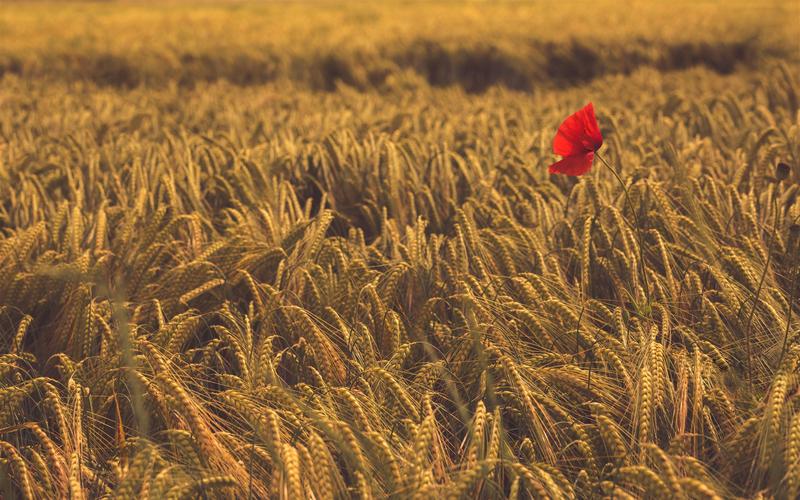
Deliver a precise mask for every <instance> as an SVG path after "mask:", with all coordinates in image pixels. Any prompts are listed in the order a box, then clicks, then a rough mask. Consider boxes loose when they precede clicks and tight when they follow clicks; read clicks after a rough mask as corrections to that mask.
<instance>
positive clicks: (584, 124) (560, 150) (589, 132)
mask: <svg viewBox="0 0 800 500" xmlns="http://www.w3.org/2000/svg"><path fill="white" fill-rule="evenodd" d="M602 145H603V136H602V134H600V127H598V125H597V118H595V116H594V106H593V105H592V103H589V104H587V105H586V106H584V107H583V109H581V110H579V111H577V112H575V113H574V114H572V115H570V116H569V117H568V118H567V119H566V120H564V123H562V124H561V126H560V127H558V132H556V137H555V139H553V152H554V153H555V154H557V155H561V156H563V157H564V158H563V159H562V160H561V161H558V162H556V163H553V164H552V165H550V168H549V169H548V171H549V172H550V173H551V174H565V175H583V174H585V173H586V172H588V171H589V169H590V168H592V162H593V161H594V152H595V151H597V150H598V149H600V146H602Z"/></svg>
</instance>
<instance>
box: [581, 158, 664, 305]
mask: <svg viewBox="0 0 800 500" xmlns="http://www.w3.org/2000/svg"><path fill="white" fill-rule="evenodd" d="M594 155H595V156H596V157H598V158H599V159H600V161H601V162H603V165H605V166H606V168H607V169H608V170H610V171H611V173H612V174H614V178H616V179H617V182H619V185H620V186H622V191H623V192H624V193H625V203H626V204H627V205H628V209H629V210H630V211H631V213H632V214H633V223H634V224H635V225H636V236H637V238H638V239H639V269H640V271H641V273H642V282H643V283H644V294H645V297H646V298H647V310H648V314H649V312H650V283H649V282H648V279H647V267H646V265H645V260H644V238H643V237H642V225H641V224H639V216H638V215H637V213H636V210H634V209H633V205H632V204H631V198H630V196H629V195H628V186H626V185H625V182H623V181H622V178H621V177H620V176H619V174H618V173H617V171H616V170H614V168H613V167H612V166H611V165H610V164H609V163H608V162H607V161H606V159H605V158H603V157H602V156H600V154H599V153H597V152H596V151H595V153H594Z"/></svg>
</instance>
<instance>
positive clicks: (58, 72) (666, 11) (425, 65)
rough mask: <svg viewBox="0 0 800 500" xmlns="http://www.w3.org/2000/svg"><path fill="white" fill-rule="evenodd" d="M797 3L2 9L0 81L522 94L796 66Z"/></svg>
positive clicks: (289, 4) (174, 4)
mask: <svg viewBox="0 0 800 500" xmlns="http://www.w3.org/2000/svg"><path fill="white" fill-rule="evenodd" d="M798 18H800V7H799V6H798V3H797V2H791V1H788V2H747V1H732V2H689V1H678V2H664V3H656V2H641V1H638V2H637V1H628V2H616V1H608V0H601V1H598V2H589V1H578V2H555V1H547V0H546V1H537V2H497V3H495V2H466V3H461V2H396V1H389V2H378V3H368V2H353V3H347V2H345V3H342V2H327V1H320V2H264V3H240V2H228V3H224V2H223V3H212V2H200V3H199V4H196V3H194V2H192V3H189V2H167V3H163V4H162V3H159V2H143V3H139V2H132V3H121V4H120V3H105V2H97V3H77V4H73V3H39V2H33V3H24V2H23V3H16V2H6V3H4V4H3V5H2V6H0V28H2V29H0V73H3V72H5V73H10V74H20V75H23V76H26V77H31V78H46V79H56V80H66V81H74V80H88V81H92V82H95V83H98V84H103V85H114V86H136V85H138V84H142V83H144V84H151V83H152V84H163V83H166V82H170V81H176V82H178V83H180V84H183V85H190V84H194V83H198V82H205V81H216V80H220V79H224V80H228V81H230V82H232V83H236V84H242V85H252V84H262V83H267V82H272V81H279V80H289V81H291V82H293V83H296V84H299V85H302V86H307V87H311V88H315V89H331V88H333V86H334V85H335V84H336V82H337V81H341V82H343V83H346V84H348V85H352V86H355V87H358V88H362V89H363V88H376V87H377V88H379V87H381V86H382V85H383V84H385V83H386V81H387V79H389V80H390V79H391V77H393V76H396V75H398V74H401V73H403V72H404V71H413V72H414V73H416V74H418V75H420V76H421V77H422V78H423V79H425V80H426V81H428V82H429V83H431V84H432V85H437V86H442V85H444V86H446V85H461V86H463V87H464V88H466V89H467V90H470V91H480V90H484V89H485V88H487V87H488V86H490V85H493V84H503V85H506V86H508V87H511V88H515V89H521V90H527V89H530V88H532V87H535V86H539V85H549V84H553V83H555V84H559V85H575V84H577V83H582V82H585V81H588V80H591V79H592V78H595V77H598V76H602V75H606V74H614V73H626V72H630V71H632V70H634V69H636V68H638V67H641V66H652V67H655V68H657V69H661V70H674V69H685V68H688V67H691V66H695V65H704V66H708V67H709V68H711V69H713V70H715V71H718V72H723V73H729V72H731V71H733V70H734V68H735V67H736V66H737V65H739V64H743V65H751V66H752V65H757V64H759V63H760V62H763V61H764V60H765V59H769V58H775V57H779V58H787V57H790V58H792V59H793V60H797V58H798V57H799V51H800V47H798V39H800V27H798V22H797V20H798Z"/></svg>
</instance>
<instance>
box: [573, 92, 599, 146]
mask: <svg viewBox="0 0 800 500" xmlns="http://www.w3.org/2000/svg"><path fill="white" fill-rule="evenodd" d="M579 112H583V119H584V134H585V135H586V136H587V137H588V139H589V142H590V143H591V145H592V149H593V150H597V149H598V148H600V146H602V145H603V134H601V133H600V126H599V125H598V124H597V117H596V116H595V114H594V105H593V104H592V103H591V102H590V103H589V104H587V105H586V106H584V108H583V109H582V110H581V111H579Z"/></svg>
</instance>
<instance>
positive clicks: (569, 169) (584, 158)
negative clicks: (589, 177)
mask: <svg viewBox="0 0 800 500" xmlns="http://www.w3.org/2000/svg"><path fill="white" fill-rule="evenodd" d="M593 161H594V151H589V152H588V153H583V154H578V155H574V156H567V157H566V158H564V159H563V160H561V161H557V162H555V163H553V164H552V165H550V168H548V169H547V170H548V172H550V173H551V174H564V175H573V176H574V175H583V174H585V173H586V172H588V171H589V169H590V168H592V162H593Z"/></svg>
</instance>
